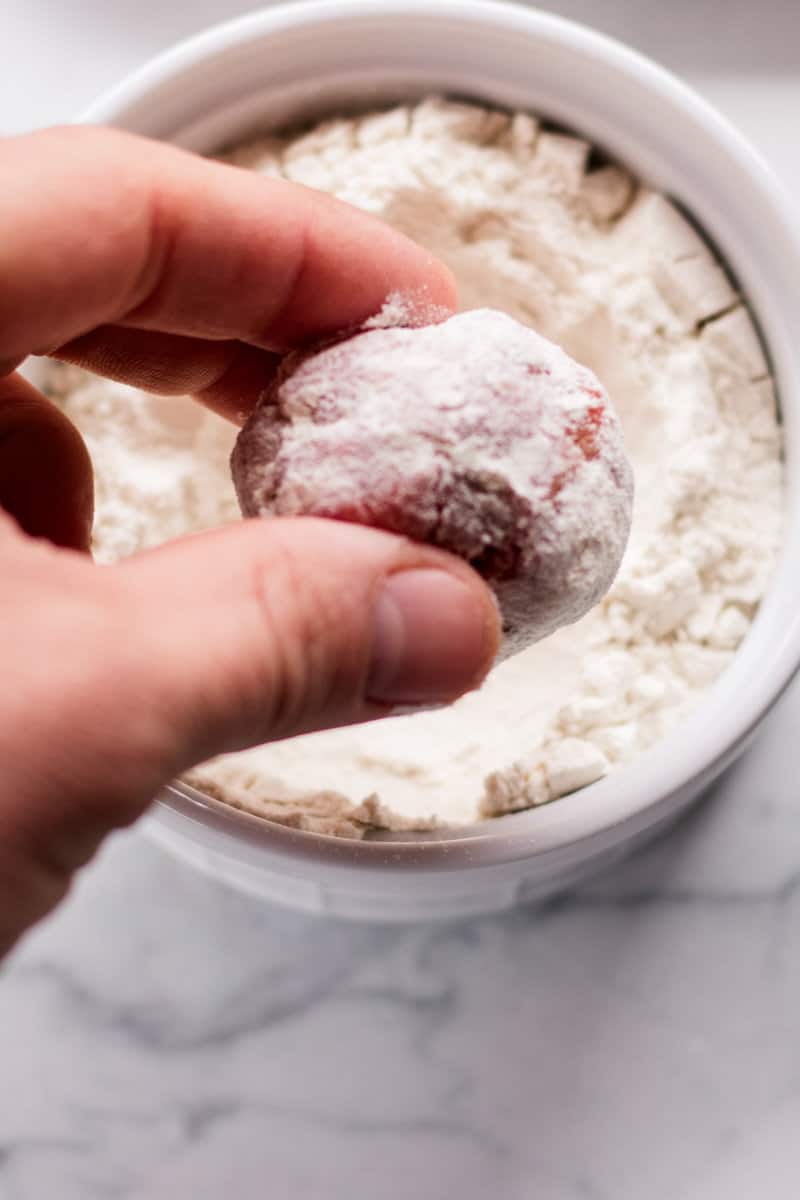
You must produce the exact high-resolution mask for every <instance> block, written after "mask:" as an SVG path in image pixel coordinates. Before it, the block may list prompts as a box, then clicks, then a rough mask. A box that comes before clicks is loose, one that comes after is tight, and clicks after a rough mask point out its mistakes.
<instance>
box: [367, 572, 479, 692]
mask: <svg viewBox="0 0 800 1200" xmlns="http://www.w3.org/2000/svg"><path fill="white" fill-rule="evenodd" d="M497 626H498V622H497V618H496V614H495V613H494V611H493V610H492V608H491V607H490V605H489V604H488V603H486V602H483V601H482V600H481V598H480V596H479V595H478V594H476V592H475V590H474V589H473V588H471V587H469V586H468V585H467V584H466V583H462V582H461V581H460V580H458V579H456V578H455V577H454V576H452V575H448V574H447V572H446V571H439V570H436V569H435V568H418V569H416V570H409V571H399V572H397V573H396V574H395V575H390V576H389V578H388V579H387V580H386V583H385V584H384V587H383V590H382V591H381V593H380V595H379V597H378V602H377V604H376V607H375V632H374V640H373V644H372V660H371V664H370V672H369V677H368V681H367V698H368V699H369V700H375V701H378V702H379V703H382V704H430V703H436V702H441V701H443V700H453V699H455V698H456V697H457V696H460V695H461V694H462V693H463V692H466V691H469V690H470V689H471V688H473V687H476V686H477V684H478V683H480V681H481V679H482V678H483V676H484V674H485V673H486V671H487V670H488V668H489V666H490V665H491V661H492V659H493V658H494V655H495V653H496V651H497V643H498V637H499V634H498V628H497Z"/></svg>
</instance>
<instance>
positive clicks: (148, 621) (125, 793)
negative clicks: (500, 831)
mask: <svg viewBox="0 0 800 1200" xmlns="http://www.w3.org/2000/svg"><path fill="white" fill-rule="evenodd" d="M10 542H11V543H12V544H11V546H10V549H9V552H8V557H7V560H6V561H7V565H8V567H9V569H11V570H13V572H14V577H15V580H16V581H17V583H18V588H20V589H24V588H25V587H28V588H29V590H30V594H31V596H32V597H41V595H42V593H43V590H44V588H45V587H47V588H49V590H50V595H51V596H52V601H51V603H49V604H48V605H47V606H44V605H42V604H41V603H30V604H27V603H23V604H20V603H19V595H20V593H19V592H18V593H17V595H16V596H12V595H11V593H10V592H5V593H4V592H3V591H2V590H0V651H1V652H2V655H3V662H4V672H5V678H6V682H7V684H10V686H7V687H6V688H5V689H3V690H2V691H0V761H2V763H3V773H2V780H0V952H2V948H3V947H4V946H6V947H7V946H8V945H10V944H11V942H12V941H13V939H14V937H16V936H17V935H18V933H19V932H20V930H21V928H22V927H23V926H24V925H25V924H28V923H30V922H31V921H33V920H35V919H36V918H38V917H39V916H41V915H43V914H44V912H46V911H47V909H48V908H49V907H52V905H53V904H54V903H56V901H57V900H58V899H59V898H60V896H61V895H62V894H63V891H64V890H65V888H66V885H67V881H68V878H69V875H70V874H71V872H72V871H74V870H75V869H77V867H78V866H80V865H81V864H82V863H84V862H85V861H86V860H87V859H88V858H89V857H90V856H91V855H92V853H93V852H94V850H95V848H96V847H97V845H98V843H99V841H100V840H101V839H102V837H103V836H104V835H105V834H106V833H108V832H109V831H110V830H111V829H113V828H116V827H118V826H121V825H124V824H127V823H128V822H130V821H131V820H133V819H135V817H137V816H138V815H139V814H140V812H141V811H142V810H143V809H144V808H145V807H146V806H147V804H148V803H149V802H150V800H151V799H152V798H153V796H154V795H155V794H156V792H157V790H158V789H159V788H160V787H161V786H162V785H163V784H165V783H166V782H167V781H168V780H169V779H170V778H172V777H174V776H175V775H176V774H178V773H179V772H181V771H183V770H184V769H186V768H187V767H189V766H190V765H192V764H194V763H196V762H198V761H200V760H202V759H205V758H207V757H210V756H212V755H215V754H219V753H223V752H226V751H232V750H237V749H243V748H245V747H247V746H250V745H253V744H256V743H260V742H264V741H269V740H271V739H274V738H279V737H287V736H289V735H291V734H296V733H304V732H307V731H309V730H312V729H320V728H325V727H328V726H333V725H340V724H344V723H347V722H352V721H355V720H359V719H365V718H368V717H374V716H376V715H383V714H385V713H386V711H388V706H389V705H390V704H391V703H393V702H398V703H400V702H404V703H408V702H411V703H414V702H420V701H424V702H432V701H437V700H446V699H452V698H454V697H455V696H457V695H460V694H461V693H462V692H464V691H466V690H468V689H469V688H472V687H475V686H477V685H478V683H479V682H480V680H481V679H482V677H483V675H484V674H485V672H486V671H487V670H488V668H489V666H490V664H491V662H492V659H493V657H494V654H495V651H496V648H497V644H498V636H499V634H498V620H497V611H496V607H495V605H494V603H493V601H492V599H491V594H490V593H489V592H488V590H487V588H486V586H485V584H484V583H483V582H482V580H481V579H480V578H479V577H478V576H477V575H475V574H474V573H473V572H472V571H471V570H470V568H469V567H468V566H467V565H466V564H465V563H463V562H461V561H460V560H458V559H454V558H451V557H450V556H449V555H446V554H444V553H443V552H441V551H437V550H435V549H432V548H430V547H423V546H418V545H416V544H414V543H411V542H407V541H404V540H403V539H401V538H397V537H394V536H392V535H390V534H386V533H382V532H378V531H375V530H369V529H365V528H361V527H359V526H355V525H346V524H344V523H339V522H329V521H320V520H311V519H286V520H275V521H250V522H243V523H241V524H239V525H236V526H231V527H230V528H228V529H225V530H217V531H215V532H213V533H209V534H203V535H198V536H196V537H192V538H188V539H186V540H184V541H182V542H178V543H174V544H172V545H171V546H166V547H162V548H160V549H158V550H154V551H150V552H148V553H146V554H144V555H141V556H139V557H138V558H136V559H130V560H127V562H125V563H123V564H120V565H119V566H116V567H109V568H98V567H94V566H92V565H91V564H89V563H85V562H84V561H83V560H82V559H81V558H80V556H77V555H66V554H65V553H64V552H63V551H61V552H58V551H55V550H53V549H52V548H50V547H45V546H44V544H43V543H29V542H25V541H24V540H23V539H22V538H11V539H10ZM54 698H57V699H58V703H56V702H55V699H54ZM21 730H22V732H23V734H24V736H20V731H21ZM36 748H42V749H44V748H46V754H45V755H44V756H43V755H42V754H40V753H37V752H35V751H36Z"/></svg>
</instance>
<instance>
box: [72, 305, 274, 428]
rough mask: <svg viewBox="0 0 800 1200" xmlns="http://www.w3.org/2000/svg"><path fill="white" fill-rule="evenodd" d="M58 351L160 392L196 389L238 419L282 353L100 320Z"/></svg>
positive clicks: (264, 384)
mask: <svg viewBox="0 0 800 1200" xmlns="http://www.w3.org/2000/svg"><path fill="white" fill-rule="evenodd" d="M58 357H59V358H60V359H63V360H64V361H65V362H70V363H74V364H75V365H76V366H79V367H83V368H85V369H86V370H88V371H94V372H95V374H97V375H105V376H106V377H107V378H108V379H117V380H119V381H120V382H121V383H127V384H130V385H131V386H132V387H138V388H142V389H143V390H144V391H147V392H152V393H154V394H155V395H158V396H186V395H194V396H195V397H196V398H197V399H198V400H201V401H202V402H203V403H204V404H205V405H206V406H207V407H208V408H211V409H213V410H214V411H215V412H218V413H219V414H220V415H221V416H224V417H227V418H228V419H229V420H232V421H235V422H237V423H238V424H242V423H243V422H244V420H245V419H246V417H247V415H248V414H249V413H250V412H251V411H252V409H253V408H254V407H255V404H256V401H257V400H258V398H259V396H260V395H261V394H262V392H263V391H264V389H265V388H266V387H267V385H268V384H269V382H270V380H271V379H272V378H273V376H274V375H275V372H276V371H277V369H278V364H279V363H280V356H279V355H277V354H271V353H270V352H269V351H268V350H258V349H256V348H255V347H254V346H246V345H245V344H244V343H243V342H231V341H223V342H210V341H205V340H203V339H202V338H188V337H181V336H180V335H178V334H174V333H158V332H156V331H153V330H142V329H124V328H122V327H121V326H119V325H104V326H102V327H101V328H100V329H95V330H92V332H91V333H87V334H85V335H84V336H83V337H80V338H75V339H74V340H73V341H71V342H68V343H67V345H66V346H62V347H61V348H60V349H59V351H58Z"/></svg>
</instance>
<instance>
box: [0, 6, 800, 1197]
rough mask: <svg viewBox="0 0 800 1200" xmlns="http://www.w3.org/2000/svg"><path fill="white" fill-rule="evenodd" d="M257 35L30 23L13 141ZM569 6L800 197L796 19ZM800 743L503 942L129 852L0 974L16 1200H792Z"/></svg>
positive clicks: (146, 846)
mask: <svg viewBox="0 0 800 1200" xmlns="http://www.w3.org/2000/svg"><path fill="white" fill-rule="evenodd" d="M249 7H251V5H250V3H244V0H196V2H195V3H193V4H192V5H189V4H188V3H187V4H184V5H169V6H164V5H160V6H158V5H156V4H155V2H154V0H137V2H136V3H135V4H134V3H133V0H115V3H114V4H113V5H111V6H109V5H107V4H106V3H105V2H104V3H103V4H102V5H101V4H100V0H61V2H60V3H59V5H58V6H57V7H56V8H54V7H53V6H52V5H51V4H50V3H45V2H44V0H25V3H24V4H23V3H22V0H8V3H7V4H6V5H5V6H4V8H3V11H2V15H1V16H0V32H1V33H2V35H3V38H4V44H5V39H10V41H9V44H12V45H14V47H15V53H14V54H13V55H11V56H9V59H8V62H7V63H6V64H5V66H4V72H3V77H2V79H0V119H1V120H2V126H3V128H4V129H5V130H9V129H22V128H25V127H27V126H30V125H33V124H40V123H44V122H46V121H52V120H56V119H61V118H63V117H64V115H65V114H66V113H68V112H72V111H76V110H77V109H79V108H80V107H81V106H82V105H83V104H84V103H86V102H87V101H88V99H89V98H90V97H91V96H92V95H93V94H94V93H95V92H96V91H98V90H99V89H100V88H101V87H103V86H105V85H106V84H107V83H109V82H110V81H111V80H113V79H114V78H116V77H118V76H119V75H120V74H122V73H123V72H124V71H125V70H128V69H129V68H130V67H131V66H132V65H134V63H135V62H136V61H140V60H141V59H143V58H144V57H146V56H147V55H149V54H151V53H153V52H154V51H155V50H156V49H157V48H158V47H159V46H160V45H163V44H166V43H167V42H168V41H169V40H171V39H172V38H173V37H175V36H177V35H178V34H180V33H184V32H188V31H189V30H190V29H192V28H195V27H197V26H198V25H199V24H202V23H207V22H209V21H211V20H214V19H219V18H220V17H222V16H224V15H232V14H233V13H234V12H235V11H237V10H240V11H241V10H244V9H245V8H249ZM554 7H556V8H557V9H558V10H559V11H563V12H564V13H566V14H567V15H578V16H580V17H583V18H586V19H591V20H594V21H595V23H596V24H600V25H604V26H605V27H606V28H608V29H609V30H610V31H611V32H615V33H620V32H627V34H628V36H629V37H631V38H634V39H635V40H636V41H637V43H638V44H640V45H641V46H642V48H643V49H645V50H647V51H648V52H651V53H657V54H659V55H660V56H661V57H662V58H664V59H665V60H666V61H668V62H669V63H670V65H672V66H674V67H677V68H678V69H681V67H682V66H684V67H685V69H686V70H687V71H688V72H689V73H690V75H691V76H692V79H693V81H694V82H696V83H697V84H698V86H699V87H700V88H701V90H703V91H705V92H706V94H707V95H709V97H710V98H711V99H712V100H714V99H716V100H717V101H718V102H719V103H720V104H721V105H722V106H723V108H725V109H726V110H727V111H728V112H729V113H730V115H731V116H732V117H733V118H734V120H736V121H737V122H738V123H739V124H740V125H741V126H742V127H743V128H744V129H745V130H746V132H748V133H749V135H750V136H751V137H752V138H753V139H754V140H755V141H756V142H758V143H759V144H760V145H761V146H762V148H763V150H764V152H765V153H767V154H768V155H769V156H770V157H771V158H772V161H773V162H774V164H775V165H776V166H777V168H778V170H779V171H781V172H782V173H783V175H784V177H785V178H786V180H787V181H788V182H789V183H790V184H791V185H793V188H794V192H795V194H797V190H798V184H800V151H799V150H798V146H799V145H800V143H799V142H798V139H797V137H796V128H795V118H794V116H793V113H794V112H796V109H797V103H798V101H799V100H800V83H798V81H797V75H796V71H790V69H789V68H790V65H791V63H793V62H794V59H792V58H791V54H789V48H790V47H791V46H793V45H796V42H797V38H796V36H795V37H794V39H792V36H791V34H792V30H794V32H795V34H796V32H797V30H798V25H797V21H798V17H797V15H796V14H793V13H792V11H791V9H792V6H791V5H789V6H786V5H782V4H779V3H778V0H774V2H773V3H768V4H767V5H766V6H762V8H761V9H759V10H758V13H757V14H756V10H755V8H754V7H753V6H752V4H750V3H745V0H726V2H725V3H724V4H723V3H722V0H706V2H705V3H702V4H701V3H699V2H698V3H697V4H694V5H688V6H683V5H680V6H669V12H668V13H667V8H666V7H665V6H663V5H658V4H657V3H656V2H655V0H645V2H644V3H642V4H639V5H635V6H633V5H631V4H629V3H627V0H608V3H606V4H604V5H602V6H598V5H595V4H589V3H588V2H587V0H564V2H563V3H559V4H556V5H555V6H554ZM634 8H635V10H636V12H635V14H634V12H633V9H634ZM112 9H113V15H114V20H113V21H110V22H109V21H107V20H106V18H107V15H108V13H109V11H111V10H112ZM101 10H102V11H101ZM590 10H591V11H590ZM101 18H102V20H101ZM773 18H774V19H773ZM715 21H716V22H718V23H719V22H723V24H724V30H725V38H722V39H721V38H720V37H719V36H718V35H717V33H716V32H715V29H718V28H720V27H722V26H720V25H719V24H717V25H715ZM101 25H102V31H101ZM787 55H788V57H787ZM64 56H67V58H68V60H69V61H70V62H71V63H73V66H74V69H73V70H71V71H70V72H69V73H65V72H63V71H61V70H60V69H59V64H60V62H61V61H63V58H64ZM795 58H796V55H795ZM79 66H80V68H81V69H78V67H79ZM32 73H35V77H36V81H37V85H36V87H32V86H30V79H31V77H32ZM81 89H83V90H81ZM799 722H800V685H796V686H795V687H794V688H793V689H792V690H791V691H790V692H789V694H788V695H787V697H786V698H785V699H784V701H783V702H782V703H781V705H780V706H779V707H778V709H777V710H776V711H775V713H774V714H773V715H772V716H771V718H770V719H769V721H768V723H767V726H766V728H765V732H764V734H763V736H762V737H761V739H760V740H759V741H758V742H757V743H756V745H755V746H754V747H753V749H752V750H751V751H750V752H749V753H748V755H747V756H746V758H745V759H744V760H743V761H742V762H741V763H740V764H738V765H737V766H736V767H734V768H733V769H732V770H731V771H730V772H729V773H728V774H727V775H726V776H725V777H724V778H723V779H722V780H721V781H720V783H719V784H718V785H717V786H716V787H715V789H714V791H713V794H712V795H711V796H710V797H709V798H708V800H707V801H706V803H705V804H704V805H703V806H702V807H701V808H700V809H698V810H697V811H696V812H694V813H693V814H692V815H691V816H690V817H689V818H688V819H686V820H685V821H684V822H683V823H682V824H681V825H680V826H679V827H678V828H676V829H675V830H674V831H673V832H672V833H671V834H669V835H668V836H667V837H665V838H664V839H662V840H661V841H660V842H659V843H658V844H657V845H655V846H653V847H652V848H651V849H649V850H648V851H646V852H645V853H642V854H640V855H639V856H638V857H637V858H635V859H633V860H632V861H630V862H627V863H625V864H623V865H621V866H617V867H615V868H614V869H613V871H611V872H610V873H608V874H606V875H605V876H603V877H601V878H598V879H597V880H595V881H593V882H592V883H591V884H588V885H586V886H584V887H583V888H581V889H580V890H579V891H576V892H573V893H572V894H570V895H567V896H565V897H562V898H559V899H557V900H554V901H551V902H550V903H548V904H546V905H544V906H539V907H529V908H524V909H520V910H519V911H517V912H514V913H511V914H506V915H503V916H494V917H488V918H484V919H474V920H468V921H461V922H459V923H455V924H447V925H442V926H427V927H426V926H412V925H409V926H403V927H399V928H383V927H380V926H371V925H346V924H342V923H337V922H330V921H318V920H316V919H312V918H307V917H303V916H298V915H296V914H292V913H289V912H282V911H280V910H277V909H272V908H269V907H265V906H263V905H261V904H259V903H257V902H256V901H254V900H251V899H249V898H246V897H243V896H239V895H236V894H234V893H232V892H230V891H228V890H226V889H225V888H223V887H221V886H219V885H217V884H215V883H213V882H211V881H209V880H207V879H205V878H203V877H201V876H199V875H196V874H195V873H194V872H192V871H191V870H190V869H188V868H186V867H183V866H181V865H179V864H177V863H175V862H173V861H171V860H169V859H167V858H166V857H164V856H163V854H162V853H161V851H159V850H158V849H156V848H155V847H154V846H153V845H152V844H151V843H149V842H148V841H147V840H146V839H145V838H144V836H143V835H142V833H141V832H138V831H136V830H134V831H132V832H130V833H127V834H125V835H121V836H119V837H117V838H116V839H114V841H113V842H112V843H111V844H110V845H109V846H108V847H107V848H106V849H105V850H104V851H103V853H102V854H101V855H100V856H99V858H98V860H97V861H96V862H95V863H94V864H93V865H92V866H91V867H90V868H89V869H88V870H87V871H86V872H85V873H84V875H83V876H82V878H81V879H80V881H79V883H78V885H77V887H76V888H75V891H74V894H73V896H72V897H71V899H70V901H69V903H68V904H66V905H65V906H64V907H63V908H62V909H61V910H60V911H59V912H58V913H57V914H56V915H55V916H54V917H53V918H52V919H51V920H49V921H48V922H47V923H46V924H45V925H44V926H43V927H41V928H40V929H38V930H37V931H35V932H34V933H33V934H32V935H31V936H30V937H29V938H28V939H26V940H25V941H24V943H23V944H22V945H21V946H20V948H19V949H18V951H17V952H16V953H15V954H14V955H13V956H12V957H11V958H10V959H9V960H8V962H7V963H6V964H5V965H4V967H3V968H2V969H1V970H0V1063H1V1064H2V1070H1V1071H0V1200H43V1198H45V1197H57V1198H58V1200H219V1198H220V1197H221V1196H225V1197H231V1200H234V1198H235V1200H263V1197H264V1196H270V1197H275V1198H276V1200H367V1198H368V1200H406V1198H407V1197H413V1198H415V1200H416V1198H419V1200H485V1198H486V1197H497V1198H498V1200H795V1198H796V1197H797V1196H798V1195H800V1165H798V1155H797V1131H798V1129H799V1128H800V798H799V797H798V790H797V786H796V783H795V780H796V777H797V765H796V755H795V753H794V745H795V743H796V740H797V728H798V723H799Z"/></svg>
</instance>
